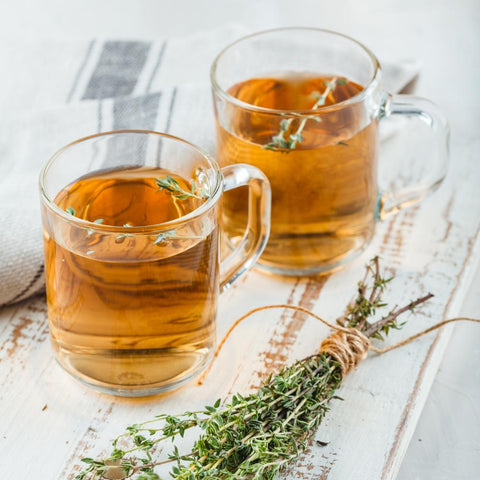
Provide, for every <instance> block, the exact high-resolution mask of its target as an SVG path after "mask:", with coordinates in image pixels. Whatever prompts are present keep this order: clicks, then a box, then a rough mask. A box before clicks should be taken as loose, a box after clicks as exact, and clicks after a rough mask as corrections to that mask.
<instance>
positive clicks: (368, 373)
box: [0, 143, 480, 480]
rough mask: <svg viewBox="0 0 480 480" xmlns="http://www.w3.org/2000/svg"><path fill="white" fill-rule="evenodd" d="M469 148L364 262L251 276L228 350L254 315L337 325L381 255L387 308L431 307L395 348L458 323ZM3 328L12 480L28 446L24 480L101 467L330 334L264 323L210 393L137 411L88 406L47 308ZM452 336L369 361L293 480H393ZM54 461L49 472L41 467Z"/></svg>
mask: <svg viewBox="0 0 480 480" xmlns="http://www.w3.org/2000/svg"><path fill="white" fill-rule="evenodd" d="M474 147H475V145H472V144H471V143H470V144H469V143H466V144H464V145H456V146H455V148H454V151H453V158H454V161H455V164H456V168H455V170H454V171H452V172H451V174H450V175H449V177H448V179H447V181H446V182H445V184H444V185H443V186H442V187H441V188H440V190H439V191H438V192H436V193H435V194H434V195H433V196H432V197H430V198H429V199H427V200H425V201H424V202H423V203H422V204H421V205H419V206H416V207H414V208H411V209H409V210H406V211H404V212H401V213H399V214H397V215H396V216H393V217H391V218H390V219H389V220H388V221H385V222H383V223H380V224H379V225H378V228H377V233H376V235H375V238H374V240H373V242H372V244H371V245H370V246H369V247H368V249H367V251H366V252H364V254H363V255H362V256H361V258H359V259H357V260H355V261H354V262H353V263H352V264H351V265H349V266H348V267H347V268H345V269H344V270H342V271H339V272H336V273H334V274H331V275H330V276H323V277H317V278H302V279H286V278H280V277H275V276H271V275H266V274H263V273H260V272H258V271H252V272H250V273H249V274H248V275H247V276H246V277H245V278H243V279H242V280H240V281H239V283H237V284H236V285H235V286H234V287H233V288H232V289H231V290H230V291H228V292H227V293H226V294H224V295H223V296H222V298H221V302H220V310H219V316H218V334H219V336H221V335H223V333H224V332H225V331H226V329H227V328H228V326H229V325H230V324H231V323H232V322H233V321H234V320H235V319H236V318H237V317H238V316H240V315H241V314H243V313H245V311H246V310H247V309H248V308H250V307H251V308H253V307H257V306H260V305H267V304H272V303H284V302H289V303H293V304H297V305H301V306H303V307H306V308H310V309H312V310H313V311H315V312H317V313H319V314H320V315H322V316H324V317H325V318H327V319H331V320H332V319H335V318H336V317H337V316H338V315H340V314H341V313H342V311H343V308H344V306H345V305H346V304H347V303H348V301H349V300H350V299H351V298H352V295H353V294H354V291H355V286H356V281H357V280H358V279H360V278H361V276H362V271H363V265H364V263H365V262H366V261H367V260H368V259H369V258H370V257H371V256H373V255H374V254H375V253H380V255H381V256H382V259H383V260H382V261H383V264H384V265H386V266H387V270H388V271H389V272H390V273H392V274H394V275H395V277H396V278H395V281H394V282H393V283H392V284H391V287H392V288H391V291H390V293H389V294H388V298H389V299H390V301H391V302H393V303H398V304H403V303H407V302H408V301H409V300H410V299H412V298H413V297H416V296H418V295H420V294H424V293H426V292H427V291H432V292H434V293H435V295H436V296H435V298H434V299H433V300H432V301H431V302H430V303H429V304H428V305H427V306H425V308H423V314H422V315H418V316H416V317H415V319H411V321H410V322H409V323H408V325H407V326H406V327H405V328H404V329H403V330H402V331H400V332H395V335H392V338H391V340H388V341H395V340H398V339H399V338H403V337H404V336H407V335H410V334H411V333H413V332H416V331H418V330H420V329H422V328H423V327H426V326H427V325H430V324H432V323H433V322H435V321H437V320H440V319H442V318H445V317H451V316H453V315H455V314H456V312H457V311H458V309H459V305H460V304H461V300H462V296H463V293H464V292H465V290H466V287H467V285H468V283H469V279H470V273H471V271H473V270H472V269H473V267H474V266H475V263H476V262H477V261H478V256H479V245H478V230H479V226H480V205H479V202H478V201H477V200H476V198H475V191H476V186H477V185H478V182H479V181H480V178H479V174H478V173H477V172H475V164H474V162H472V161H471V158H472V155H473V154H474ZM460 189H461V191H462V193H461V194H458V193H457V192H458V191H459V190H460ZM0 315H1V318H0V345H1V347H0V374H1V376H0V415H1V418H2V419H3V422H2V427H1V428H2V432H1V438H0V440H1V443H2V445H1V450H0V451H1V452H2V453H1V456H2V459H4V460H3V461H2V467H3V471H4V475H6V476H5V477H4V478H7V479H8V478H14V474H15V471H16V469H17V467H16V464H17V462H18V459H19V452H21V451H22V449H23V446H24V444H25V441H26V440H27V439H28V445H29V446H28V451H27V452H24V455H25V453H26V454H27V456H28V459H29V461H28V462H26V464H25V465H24V474H25V478H54V479H57V478H58V479H63V478H69V479H71V478H73V474H74V473H75V472H76V471H77V467H76V465H78V460H79V458H81V457H82V456H85V455H88V456H92V455H95V454H99V453H102V452H103V453H106V452H107V451H108V449H109V444H110V440H111V439H112V438H113V437H115V436H116V435H117V434H118V433H120V432H121V431H122V429H123V427H124V426H126V425H128V424H129V423H132V422H136V421H141V420H143V419H147V418H149V417H150V416H152V415H154V414H157V413H161V412H172V413H175V412H180V411H183V410H186V409H194V408H195V407H197V406H198V407H201V406H203V405H205V404H207V403H209V402H212V401H214V400H215V399H216V398H218V397H219V396H220V397H228V396H229V395H231V394H232V393H233V392H236V391H240V392H249V391H253V390H255V389H256V388H258V386H259V385H260V384H261V382H262V381H263V380H264V379H265V377H266V376H267V375H268V373H269V372H271V371H272V370H276V369H278V368H280V367H281V366H282V365H284V364H286V363H288V362H291V361H293V360H295V359H298V358H301V357H303V356H306V355H308V354H311V353H313V352H314V351H316V349H318V346H319V345H320V342H321V340H322V338H324V337H325V336H326V335H327V334H328V329H327V328H326V327H324V326H323V325H320V324H319V323H318V322H316V321H313V320H310V319H309V318H307V317H305V316H304V315H301V314H298V313H294V314H293V315H292V314H291V313H290V312H287V311H283V312H282V311H267V312H262V313H259V314H256V315H255V316H254V317H252V318H251V319H249V320H248V321H246V322H244V323H243V324H242V325H240V326H239V327H238V329H237V330H236V331H235V333H234V334H233V336H232V337H231V338H230V339H229V340H228V342H227V344H226V347H225V348H224V350H223V351H222V352H221V354H220V356H219V359H218V360H217V361H216V363H215V364H214V365H213V368H212V371H211V372H210V374H209V375H208V376H207V378H206V381H205V383H204V385H203V386H201V387H198V386H196V385H195V383H194V382H192V383H191V384H189V385H187V386H186V387H185V388H183V389H181V390H179V391H176V392H172V393H170V394H167V395H164V396H159V397H153V398H147V399H140V400H129V399H118V398H113V397H110V396H108V395H103V394H97V393H95V392H92V391H90V390H88V389H87V388H86V387H83V386H82V385H80V384H78V383H76V382H75V381H74V380H73V379H71V378H70V377H69V376H68V375H67V374H66V373H64V372H63V371H62V370H61V369H60V367H59V366H58V365H57V364H56V362H55V361H54V359H53V355H52V352H51V350H50V346H49V340H48V328H47V315H46V308H45V304H44V300H43V298H41V297H40V298H36V299H34V300H30V301H28V302H25V303H23V304H20V305H17V306H15V307H10V308H6V309H4V310H2V311H1V313H0ZM449 335H450V329H448V328H446V329H444V330H442V331H440V332H439V333H437V334H436V335H435V334H432V335H429V336H427V337H424V338H422V339H419V340H418V341H416V342H415V343H412V344H410V345H407V346H406V347H404V348H402V349H401V350H398V351H393V352H391V353H388V354H386V355H384V356H377V355H371V356H370V357H369V358H368V359H367V360H366V361H365V362H364V363H363V364H362V365H360V366H359V367H358V368H357V370H356V371H355V372H353V373H352V374H351V375H350V376H349V377H348V378H347V379H346V381H345V382H344V385H343V386H342V388H341V391H340V392H339V394H340V396H341V397H343V398H344V399H345V400H344V401H343V402H340V401H334V402H333V403H332V408H331V411H330V413H329V414H328V416H327V418H326V420H325V422H324V424H323V425H322V426H321V427H320V429H319V431H318V432H317V434H316V438H318V439H319V440H322V441H327V442H328V445H327V446H325V447H319V446H317V445H316V444H315V443H314V442H313V443H312V444H311V445H310V448H309V449H308V450H307V451H306V452H305V453H304V454H303V455H302V456H301V457H300V458H299V460H298V462H297V463H296V464H295V465H294V466H292V468H291V469H290V472H289V473H288V475H287V478H292V479H293V478H302V479H319V478H320V479H329V480H336V479H342V480H343V479H350V478H352V479H353V478H355V479H365V480H367V479H368V480H370V479H372V478H378V479H385V480H388V479H391V478H394V476H395V474H396V471H397V469H398V466H399V463H400V461H401V459H402V456H403V453H404V451H405V449H406V446H407V444H408V441H409V437H410V435H411V434H412V431H413V429H414V427H415V424H416V421H417V419H418V416H419V414H420V412H421V408H422V405H423V403H424V401H425V398H426V395H427V393H428V390H429V387H430V385H431V382H432V380H433V378H434V374H435V371H436V368H437V366H438V363H439V361H440V359H441V357H442V353H443V350H444V348H445V345H446V343H447V341H448V338H449ZM46 439H48V441H46ZM52 446H54V449H55V455H54V456H52V455H51V449H52ZM359 446H361V447H362V448H359ZM367 446H368V448H367ZM46 456H48V457H49V461H48V462H44V461H42V458H45V457H46ZM6 459H15V461H6V462H5V460H6Z"/></svg>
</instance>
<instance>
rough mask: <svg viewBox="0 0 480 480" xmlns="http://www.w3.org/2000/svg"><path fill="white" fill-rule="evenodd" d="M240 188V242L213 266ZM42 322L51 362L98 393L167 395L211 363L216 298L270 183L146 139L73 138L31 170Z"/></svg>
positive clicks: (248, 255)
mask: <svg viewBox="0 0 480 480" xmlns="http://www.w3.org/2000/svg"><path fill="white" fill-rule="evenodd" d="M238 187H245V188H246V189H247V190H248V192H249V193H248V201H247V203H248V209H249V212H250V214H249V219H248V227H247V229H246V230H245V234H244V236H243V240H242V241H241V242H240V243H239V245H238V246H237V248H236V249H235V250H234V251H233V252H231V253H230V254H229V256H227V257H226V258H225V259H224V260H223V261H222V262H220V260H219V248H220V247H219V207H220V203H221V199H222V197H223V193H224V192H225V191H227V190H232V189H236V188H238ZM40 192H41V209H42V221H43V231H44V245H45V273H46V290H47V303H48V317H49V325H50V334H51V341H52V345H53V349H54V351H55V354H56V358H57V360H58V361H59V363H60V365H61V366H62V367H63V368H64V369H65V370H67V371H68V372H69V373H71V374H72V375H73V376H74V377H76V378H77V379H79V380H81V381H83V382H84V383H86V384H88V385H90V386H91V387H93V388H96V389H98V390H100V391H103V392H107V393H112V394H116V395H126V396H141V395H150V394H155V393H159V392H163V391H166V390H169V389H172V388H175V387H177V386H179V385H181V384H183V383H184V382H186V381H187V380H189V379H190V378H192V377H194V376H196V375H197V374H199V373H200V372H201V371H202V369H203V368H204V367H205V366H206V365H207V364H208V362H209V360H210V359H211V357H212V353H213V349H214V346H215V326H216V323H215V321H216V315H217V303H218V295H219V292H221V291H222V290H225V289H227V288H228V287H229V286H230V285H231V284H232V283H233V282H234V281H235V279H237V278H238V277H239V276H240V275H241V274H243V273H244V272H246V271H247V270H248V269H249V268H250V267H251V266H252V265H253V264H254V263H255V261H256V260H257V258H258V257H259V255H260V254H261V252H262V250H263V248H264V246H265V244H266V242H267V239H268V234H269V221H270V187H269V183H268V180H267V179H266V177H265V176H264V175H263V174H262V172H260V171H259V170H258V169H257V168H255V167H252V166H250V165H233V166H228V167H226V168H224V169H220V168H219V166H218V165H217V163H216V162H215V160H214V159H213V158H212V157H211V156H209V155H208V154H206V153H205V152H203V151H202V150H201V149H199V148H198V147H196V146H195V145H192V144H190V143H189V142H187V141H185V140H182V139H180V138H176V137H173V136H170V135H166V134H161V133H157V132H149V131H135V130H130V131H116V132H108V133H101V134H98V135H93V136H90V137H86V138H82V139H80V140H78V141H76V142H73V143H71V144H70V145H67V146H66V147H64V148H62V149H61V150H60V151H58V152H57V153H56V154H55V155H54V156H53V157H52V158H51V159H50V160H49V161H48V163H47V164H46V165H45V166H44V168H43V170H42V172H41V174H40Z"/></svg>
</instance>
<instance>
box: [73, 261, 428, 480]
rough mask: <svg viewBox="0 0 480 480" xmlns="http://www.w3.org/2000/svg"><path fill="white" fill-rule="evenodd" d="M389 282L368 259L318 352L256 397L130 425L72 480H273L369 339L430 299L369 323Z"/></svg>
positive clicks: (298, 447) (381, 305)
mask: <svg viewBox="0 0 480 480" xmlns="http://www.w3.org/2000/svg"><path fill="white" fill-rule="evenodd" d="M390 280H391V279H385V278H383V277H382V276H381V275H380V269H379V263H378V258H374V259H373V260H372V261H371V262H370V263H369V264H368V265H367V268H366V276H365V278H364V279H363V280H362V281H360V282H359V283H358V288H357V295H356V298H355V300H354V301H353V302H352V303H351V304H350V305H349V306H348V308H347V311H346V314H345V316H344V317H342V318H341V319H339V321H338V323H339V324H340V327H337V331H336V332H335V333H334V334H332V335H331V336H330V337H328V338H327V339H326V340H324V342H323V343H322V346H321V348H320V352H319V353H317V354H315V355H312V356H310V357H308V358H305V359H303V360H300V361H297V362H295V363H294V364H293V365H290V366H287V367H285V368H283V369H282V370H281V371H280V372H279V373H277V374H275V375H271V376H270V377H269V378H268V380H267V381H266V383H265V384H264V385H263V386H262V387H261V388H260V389H259V390H258V391H257V392H256V393H254V394H250V395H248V396H242V395H240V394H236V395H234V396H233V397H232V399H231V400H230V402H228V403H225V404H223V405H222V403H221V400H217V402H215V404H214V405H213V406H207V407H205V409H203V410H202V411H196V412H186V413H184V414H182V415H177V416H173V415H166V414H162V415H158V416H157V417H155V418H154V419H153V420H149V421H147V422H143V423H139V424H135V425H132V426H130V427H128V428H127V429H126V432H125V433H124V434H122V435H120V436H119V437H117V438H116V439H115V440H114V442H113V451H112V454H111V456H110V457H108V458H106V459H102V460H95V459H92V458H84V459H82V462H83V463H84V464H86V468H85V469H84V470H83V471H82V472H80V473H79V474H78V475H77V476H76V477H75V479H76V480H87V479H88V480H94V479H104V478H107V479H114V478H115V479H123V478H132V479H135V480H159V479H160V476H159V475H158V474H157V473H155V472H154V469H155V467H157V466H159V465H162V464H165V463H169V462H172V464H173V466H172V468H171V471H170V475H171V477H173V478H175V479H179V480H196V479H208V480H226V479H228V480H234V479H235V480H239V479H262V480H265V479H266V480H268V479H273V478H274V477H275V476H276V474H277V473H279V472H281V471H282V470H283V469H284V468H285V467H286V466H287V465H288V464H289V463H290V462H292V461H293V460H294V459H296V458H297V457H298V455H299V454H300V453H301V452H303V451H304V450H305V448H306V446H307V444H308V442H309V440H310V439H311V438H312V436H313V434H314V432H315V430H316V429H317V427H318V426H319V425H320V423H321V421H322V419H323V417H324V415H325V413H326V412H327V410H328V404H329V402H330V400H331V399H332V398H335V392H336V390H337V389H338V388H339V386H340V384H341V382H342V379H343V378H344V376H345V375H346V374H347V373H348V372H349V371H350V370H351V369H352V368H354V367H355V365H357V364H358V362H360V361H361V360H362V358H364V357H365V356H366V352H367V350H368V348H369V346H370V342H369V340H368V339H369V338H372V337H374V338H383V335H386V334H388V332H389V330H390V329H392V328H400V325H399V324H398V323H397V319H398V316H399V315H400V314H402V313H403V312H405V311H412V310H413V309H414V308H415V307H416V306H417V305H419V304H421V303H423V302H425V301H426V300H428V299H429V298H431V297H432V295H431V294H428V295H426V296H424V297H421V298H419V299H417V300H415V301H412V302H410V303H409V304H408V305H406V306H405V307H403V308H400V309H394V310H393V311H391V312H389V313H388V314H387V315H386V316H384V317H383V318H381V319H380V320H378V321H375V322H371V319H372V317H373V315H375V313H376V311H377V310H378V309H380V308H384V307H386V304H385V303H384V302H383V301H382V293H383V291H384V289H385V287H386V286H387V284H388V283H389V281H390ZM293 308H295V309H297V310H302V309H300V308H298V307H293ZM194 429H197V430H198V432H199V435H198V438H197V440H196V441H195V443H194V445H193V448H192V449H191V451H187V452H180V451H179V449H178V447H177V446H176V445H175V442H176V440H179V439H180V438H181V437H183V436H184V434H185V432H186V431H193V430H194ZM167 440H169V441H172V442H173V448H172V451H171V453H170V454H169V455H168V458H166V459H163V460H160V459H159V458H157V453H158V445H159V444H161V443H162V442H165V441H167ZM126 444H128V445H129V446H128V447H125V445H126Z"/></svg>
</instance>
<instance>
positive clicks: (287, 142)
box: [263, 77, 347, 152]
mask: <svg viewBox="0 0 480 480" xmlns="http://www.w3.org/2000/svg"><path fill="white" fill-rule="evenodd" d="M324 83H325V90H324V91H323V92H322V93H319V92H313V93H312V95H313V97H314V98H315V99H316V101H315V103H314V104H313V105H312V107H311V110H316V109H317V108H319V107H321V106H323V105H325V102H326V101H327V97H328V96H329V95H330V94H331V93H333V91H334V90H335V88H336V86H337V85H345V84H346V83H347V81H346V80H345V79H344V78H337V77H334V78H332V79H331V80H329V81H326V82H324ZM309 118H311V119H313V120H316V121H319V119H318V118H317V117H305V116H304V117H303V118H302V119H301V120H300V123H299V125H298V128H297V130H296V131H295V132H294V133H290V134H289V135H288V137H287V136H286V135H287V133H288V131H289V130H290V128H291V126H292V123H293V121H294V119H295V118H294V117H291V118H289V119H283V120H282V121H281V122H280V131H279V132H278V133H277V134H276V135H274V136H273V137H272V141H271V142H270V143H267V144H266V145H264V147H263V148H265V149H266V150H274V151H284V152H288V151H289V150H294V149H295V147H296V146H297V144H299V143H302V142H303V136H302V132H303V129H304V128H305V125H306V123H307V120H308V119H309Z"/></svg>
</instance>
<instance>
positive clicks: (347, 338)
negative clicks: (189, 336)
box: [197, 304, 480, 385]
mask: <svg viewBox="0 0 480 480" xmlns="http://www.w3.org/2000/svg"><path fill="white" fill-rule="evenodd" d="M279 308H282V309H287V310H294V311H297V312H301V313H305V314H307V315H309V316H310V317H312V318H315V319H316V320H318V321H320V322H321V323H323V324H324V325H326V326H327V327H330V328H331V329H332V330H335V331H334V333H332V334H331V335H330V336H328V337H327V338H325V339H324V340H323V341H322V343H321V345H320V352H325V353H327V354H328V355H330V356H331V357H332V358H333V359H334V360H335V361H336V362H337V363H338V364H339V367H340V370H341V372H342V376H345V375H346V374H347V373H348V372H350V371H351V370H353V369H354V368H355V367H356V366H357V365H358V364H359V363H360V362H361V361H362V360H363V359H364V358H365V357H366V356H367V353H368V351H369V350H371V351H372V352H375V353H378V354H382V353H386V352H390V351H391V350H395V349H396V348H399V347H402V346H403V345H407V344H408V343H410V342H412V341H413V340H416V339H417V338H420V337H422V336H423V335H426V334H427V333H430V332H432V331H434V330H437V329H439V328H441V327H443V326H445V325H447V324H448V323H453V322H459V321H462V320H463V321H468V322H476V323H480V319H476V318H470V317H456V318H450V319H448V320H443V321H441V322H438V323H436V324H435V325H432V326H431V327H429V328H426V329H425V330H422V331H420V332H418V333H416V334H414V335H411V336H410V337H407V338H405V339H404V340H400V341H399V342H396V343H394V344H393V345H390V346H388V347H384V348H377V347H375V346H373V345H372V344H371V342H370V339H369V338H368V337H367V336H365V335H364V334H363V333H362V332H360V331H359V330H357V329H356V328H351V327H342V326H340V325H335V324H333V323H331V322H329V321H327V320H325V319H324V318H322V317H320V316H319V315H317V314H316V313H314V312H312V311H311V310H309V309H308V308H304V307H300V306H297V305H287V304H278V305H265V306H262V307H257V308H254V309H252V310H250V311H248V312H247V313H245V314H244V315H242V316H241V317H240V318H237V320H235V322H233V324H232V325H231V327H230V328H229V329H228V330H227V332H226V333H225V335H224V336H223V338H222V339H221V341H220V342H219V344H218V345H217V348H216V349H215V353H214V354H213V359H212V361H211V362H210V364H209V365H208V367H207V368H206V369H205V370H204V371H203V373H202V375H201V376H200V377H199V379H198V381H197V383H198V384H199V385H201V384H202V383H203V381H204V379H205V377H206V376H207V374H208V372H209V371H210V369H211V368H212V365H213V362H214V361H215V359H216V358H217V357H218V355H219V353H220V350H221V349H222V347H223V345H224V344H225V342H226V341H227V339H228V338H229V337H230V335H231V333H232V332H233V331H234V330H235V328H236V327H237V326H238V324H240V323H241V322H243V321H244V320H245V319H247V318H248V317H250V316H252V315H254V314H255V313H257V312H261V311H263V310H270V309H279Z"/></svg>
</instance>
